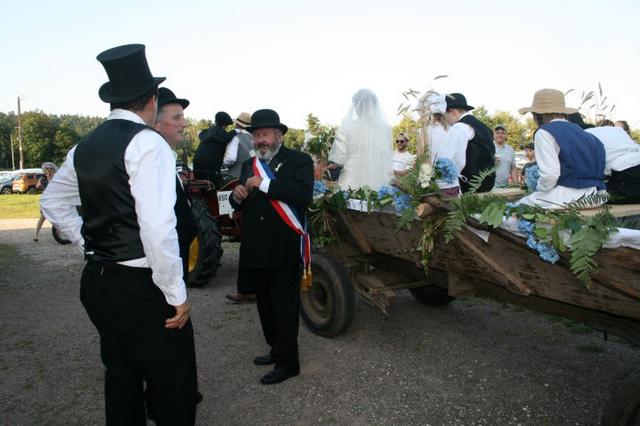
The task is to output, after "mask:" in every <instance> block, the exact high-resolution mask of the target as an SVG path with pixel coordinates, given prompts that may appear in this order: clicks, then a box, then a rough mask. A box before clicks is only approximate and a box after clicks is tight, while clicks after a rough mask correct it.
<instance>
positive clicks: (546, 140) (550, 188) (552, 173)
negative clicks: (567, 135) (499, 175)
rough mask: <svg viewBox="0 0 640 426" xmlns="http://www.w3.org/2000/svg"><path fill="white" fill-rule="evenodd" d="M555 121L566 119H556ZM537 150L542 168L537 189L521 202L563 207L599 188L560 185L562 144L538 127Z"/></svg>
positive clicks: (548, 206)
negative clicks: (559, 156) (559, 155)
mask: <svg viewBox="0 0 640 426" xmlns="http://www.w3.org/2000/svg"><path fill="white" fill-rule="evenodd" d="M553 121H566V120H562V119H555V120H552V122H553ZM533 142H534V148H535V152H536V162H537V163H538V168H539V169H540V179H538V187H537V191H535V192H534V193H532V194H530V195H527V196H526V197H524V198H522V199H520V203H522V204H527V205H530V206H540V207H542V208H545V209H561V208H564V205H565V204H568V203H571V202H573V201H575V200H577V199H578V198H580V197H582V196H585V195H589V194H592V193H594V192H596V191H597V190H598V189H597V188H596V187H595V186H591V187H589V188H581V189H578V188H569V187H567V186H562V185H558V178H560V159H559V158H558V154H560V146H559V145H558V143H557V142H556V139H555V138H554V137H553V135H552V134H551V133H549V132H547V131H546V130H544V129H538V131H537V132H536V135H535V138H534V140H533Z"/></svg>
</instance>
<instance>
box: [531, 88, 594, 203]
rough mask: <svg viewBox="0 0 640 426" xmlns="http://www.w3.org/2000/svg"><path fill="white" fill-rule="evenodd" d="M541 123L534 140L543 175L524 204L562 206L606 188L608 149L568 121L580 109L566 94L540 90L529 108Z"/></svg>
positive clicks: (553, 90)
mask: <svg viewBox="0 0 640 426" xmlns="http://www.w3.org/2000/svg"><path fill="white" fill-rule="evenodd" d="M518 111H519V112H520V114H526V113H527V112H531V113H532V114H533V119H534V120H535V122H536V123H537V124H538V130H537V131H536V133H535V135H534V138H533V142H534V147H535V152H536V161H537V163H538V167H539V169H540V178H539V179H538V184H537V188H536V191H535V192H533V193H532V194H530V195H528V196H526V197H524V198H522V199H521V200H520V202H521V203H523V204H528V205H537V206H540V207H543V208H547V209H560V208H563V207H564V206H565V204H568V203H571V202H573V201H576V200H577V199H579V198H581V197H584V196H587V195H590V194H593V193H595V192H597V191H599V190H604V189H605V183H604V169H605V150H604V146H603V145H602V142H600V141H599V140H598V139H597V138H596V137H595V136H593V135H591V134H589V133H587V132H585V131H584V130H583V129H582V128H580V126H578V125H576V124H574V123H570V122H569V121H567V116H568V115H569V114H573V113H575V112H577V111H578V110H577V109H575V108H567V107H566V105H565V99H564V93H562V92H561V91H560V90H555V89H542V90H538V91H537V92H536V93H535V94H534V96H533V103H532V105H531V106H529V107H525V108H520V109H519V110H518Z"/></svg>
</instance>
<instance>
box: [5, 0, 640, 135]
mask: <svg viewBox="0 0 640 426" xmlns="http://www.w3.org/2000/svg"><path fill="white" fill-rule="evenodd" d="M0 9H1V15H2V20H1V22H2V23H1V24H0V36H1V37H2V40H3V48H2V62H1V65H0V111H1V112H9V111H16V108H17V107H16V98H17V96H23V97H24V98H23V99H22V101H21V102H22V109H23V110H34V109H39V110H42V111H44V112H47V113H52V114H82V115H98V116H106V114H107V113H108V105H106V104H104V103H102V102H101V101H100V100H99V98H98V88H99V86H100V85H101V84H102V83H104V82H105V81H106V74H105V72H104V69H103V68H102V66H101V65H100V63H99V62H98V61H96V59H95V57H96V55H97V54H98V53H100V52H101V51H103V50H105V49H108V48H110V47H113V46H117V45H120V44H127V43H143V44H145V45H146V46H147V58H148V61H149V65H150V68H151V71H152V73H153V74H154V75H155V76H165V77H167V80H166V82H165V83H164V84H163V85H165V86H167V87H169V88H170V89H172V90H173V91H174V92H175V93H176V94H177V95H178V96H179V97H185V98H187V99H189V100H190V101H191V106H189V108H188V109H187V110H186V115H187V116H188V117H191V118H196V119H200V118H209V119H213V115H214V114H215V112H216V111H219V110H225V111H227V112H229V113H230V114H231V115H232V116H234V117H235V116H237V115H238V114H239V113H240V112H241V111H247V112H250V113H251V112H253V111H254V110H256V109H259V108H273V109H275V110H277V111H278V112H279V113H280V116H281V119H282V121H283V122H284V123H286V124H288V125H289V126H291V127H298V128H302V127H304V120H305V117H306V115H307V114H308V113H310V112H311V113H314V114H315V115H317V116H318V117H320V119H321V121H322V122H324V123H329V124H336V125H337V124H339V123H340V121H341V119H342V116H343V115H344V114H345V113H346V111H347V109H348V107H349V105H350V100H351V96H352V94H353V93H354V92H355V91H356V90H358V89H360V88H363V87H366V88H369V89H372V90H373V91H374V92H376V93H377V94H378V97H379V98H380V101H381V102H382V105H383V107H384V109H385V111H386V114H387V117H388V119H389V121H390V122H392V123H396V122H397V121H399V119H398V117H397V116H396V115H395V112H396V109H397V107H398V105H399V104H400V103H401V102H402V100H403V99H402V96H401V93H402V92H403V91H404V90H406V89H408V88H413V89H416V90H426V89H428V88H429V87H430V85H431V81H432V79H433V77H435V76H436V75H440V74H447V75H449V77H448V78H446V79H442V80H438V81H437V82H436V83H435V85H434V87H433V88H434V89H436V90H438V91H441V92H462V93H464V94H465V95H466V96H467V99H468V102H469V104H471V105H485V106H486V107H487V108H488V109H489V111H494V110H504V111H510V112H512V113H515V112H516V110H517V109H518V108H519V107H523V106H527V105H529V104H530V103H531V100H532V96H533V92H534V91H535V90H537V89H541V88H545V87H550V88H557V89H560V90H563V91H566V90H569V89H572V88H573V89H575V90H576V91H575V92H573V93H571V94H570V95H569V96H568V98H567V103H568V104H569V106H577V104H578V103H579V99H580V92H582V91H590V90H596V91H597V86H598V82H600V83H601V84H602V88H603V92H604V94H605V95H606V96H608V99H607V103H608V104H609V105H613V104H615V105H616V108H615V111H614V114H613V116H612V118H613V119H626V120H627V121H629V123H630V124H631V126H632V127H634V128H638V127H640V106H639V105H638V102H640V82H639V79H640V30H639V29H638V24H639V23H640V2H635V1H628V0H627V1H619V0H609V1H607V2H602V1H590V0H583V1H567V0H555V1H547V0H537V1H534V2H515V1H512V0H509V1H506V0H505V1H503V0H498V1H490V2H486V1H482V2H481V1H465V0H458V1H455V2H453V1H452V2H442V1H441V2H434V1H430V0H416V1H413V0H396V1H388V0H385V1H378V0H368V1H349V0H341V1H336V0H323V1H319V0H307V1H305V0H296V1H278V0H270V1H265V0H262V1H255V0H235V1H195V0H194V1H192V0H182V1H170V2H169V1H161V0H155V1H147V0H138V1H135V0H127V1H121V0H110V1H101V2H92V1H86V0H85V1H71V0H59V1H36V0H31V1H27V0H3V1H2V7H1V8H0Z"/></svg>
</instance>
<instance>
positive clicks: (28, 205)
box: [0, 194, 40, 219]
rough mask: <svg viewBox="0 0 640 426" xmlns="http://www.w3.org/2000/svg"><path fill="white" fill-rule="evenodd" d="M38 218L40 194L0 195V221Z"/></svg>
mask: <svg viewBox="0 0 640 426" xmlns="http://www.w3.org/2000/svg"><path fill="white" fill-rule="evenodd" d="M38 217H40V194H36V195H29V194H7V195H0V219H27V218H38Z"/></svg>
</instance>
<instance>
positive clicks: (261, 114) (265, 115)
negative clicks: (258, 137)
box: [246, 109, 289, 135]
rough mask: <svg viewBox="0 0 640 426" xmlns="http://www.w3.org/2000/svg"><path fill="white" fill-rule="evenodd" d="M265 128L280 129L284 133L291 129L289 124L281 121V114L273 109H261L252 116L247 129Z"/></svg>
mask: <svg viewBox="0 0 640 426" xmlns="http://www.w3.org/2000/svg"><path fill="white" fill-rule="evenodd" d="M265 128H273V129H280V131H281V132H282V134H283V135H284V134H285V133H287V130H289V128H288V127H287V126H285V125H284V124H282V123H280V116H279V115H278V113H277V112H275V111H274V110H272V109H259V110H257V111H256V112H254V113H253V115H252V116H251V126H249V127H247V128H246V130H247V131H249V132H253V131H255V130H258V129H265Z"/></svg>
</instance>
